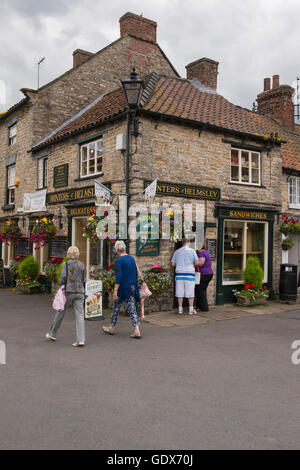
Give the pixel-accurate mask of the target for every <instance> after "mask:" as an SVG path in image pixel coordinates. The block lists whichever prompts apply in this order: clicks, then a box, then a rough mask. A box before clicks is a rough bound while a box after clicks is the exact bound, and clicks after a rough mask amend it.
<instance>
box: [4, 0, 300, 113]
mask: <svg viewBox="0 0 300 470" xmlns="http://www.w3.org/2000/svg"><path fill="white" fill-rule="evenodd" d="M126 11H132V12H134V13H137V14H141V13H143V15H144V16H145V17H147V18H151V19H153V20H155V21H157V23H158V41H159V44H160V46H161V47H162V49H163V50H164V52H165V53H166V54H167V56H168V58H169V59H170V60H171V62H172V63H173V65H174V66H175V68H176V69H177V70H178V71H179V73H180V74H181V75H182V76H183V77H185V65H186V64H188V63H190V62H192V61H193V60H196V59H198V58H201V57H209V58H211V59H214V60H218V61H219V62H220V65H219V77H218V87H219V92H220V93H222V94H223V95H224V96H225V97H226V98H227V99H229V100H230V101H232V102H234V103H236V104H239V105H241V106H246V107H249V108H251V107H252V103H253V101H254V100H255V98H256V96H257V94H258V93H259V92H261V91H262V89H263V79H264V78H265V77H268V76H272V75H274V74H280V76H281V83H288V84H292V83H293V82H294V81H295V79H296V76H297V75H298V74H299V73H300V70H299V69H298V63H297V61H298V44H299V32H298V31H299V28H298V20H299V13H300V5H299V3H298V0H272V1H271V0H248V1H247V2H245V1H243V2H241V1H239V0H226V1H224V0H201V2H199V1H198V0H185V1H184V2H182V1H179V0H152V1H151V2H150V1H149V0H128V1H127V2H126V6H125V7H124V2H122V1H121V0H101V2H100V1H99V2H97V1H95V0H73V1H72V2H69V1H66V0H52V1H51V2H46V1H36V0H26V1H25V2H24V0H2V1H1V13H2V14H1V16H2V24H1V30H0V44H1V47H0V80H2V81H4V82H5V84H6V90H7V100H6V105H5V106H4V105H1V104H0V111H4V110H5V109H6V108H7V107H8V106H10V105H12V104H14V103H15V102H17V101H18V100H19V99H22V97H23V95H22V94H21V93H20V92H19V91H18V90H19V89H20V88H22V87H29V88H30V87H31V88H36V86H37V66H36V63H37V60H38V58H39V57H44V56H46V61H45V63H44V64H43V65H42V67H41V84H44V83H47V82H48V81H49V80H51V79H53V78H55V77H56V76H58V75H60V74H62V73H63V72H64V71H66V70H68V69H69V68H71V67H72V52H73V50H75V49H76V48H82V49H87V50H90V51H92V52H96V51H98V50H100V49H102V48H103V47H105V46H106V45H107V44H109V43H110V42H112V41H113V40H115V39H117V38H118V37H119V18H120V16H122V15H123V14H124V13H125V12H126ZM299 68H300V67H299Z"/></svg>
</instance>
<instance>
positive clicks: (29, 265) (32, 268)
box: [19, 256, 39, 280]
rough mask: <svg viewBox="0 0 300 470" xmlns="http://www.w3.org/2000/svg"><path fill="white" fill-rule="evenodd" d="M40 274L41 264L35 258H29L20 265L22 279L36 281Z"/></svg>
mask: <svg viewBox="0 0 300 470" xmlns="http://www.w3.org/2000/svg"><path fill="white" fill-rule="evenodd" d="M38 274H39V263H38V262H37V261H36V260H35V259H34V257H33V256H28V257H27V258H25V259H24V261H22V263H20V265H19V276H20V278H21V279H23V280H25V279H31V280H36V278H37V277H38Z"/></svg>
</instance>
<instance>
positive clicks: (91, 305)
mask: <svg viewBox="0 0 300 470" xmlns="http://www.w3.org/2000/svg"><path fill="white" fill-rule="evenodd" d="M96 317H102V281H87V282H86V284H85V318H86V319H89V318H96Z"/></svg>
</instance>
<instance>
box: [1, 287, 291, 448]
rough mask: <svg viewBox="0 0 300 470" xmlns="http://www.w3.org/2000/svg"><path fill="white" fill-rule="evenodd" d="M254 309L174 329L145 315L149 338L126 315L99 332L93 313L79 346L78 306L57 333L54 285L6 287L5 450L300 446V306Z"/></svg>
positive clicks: (217, 311)
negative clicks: (22, 290) (46, 291)
mask: <svg viewBox="0 0 300 470" xmlns="http://www.w3.org/2000/svg"><path fill="white" fill-rule="evenodd" d="M279 306H280V310H278V311H276V312H275V311H274V310H272V309H273V308H275V307H276V309H277V308H279ZM270 307H271V308H270ZM255 310H258V311H259V313H257V314H255V313H254V314H253V312H254V310H252V311H251V312H250V311H248V310H247V312H245V313H249V314H248V315H242V318H236V317H235V318H234V319H232V318H228V315H230V311H231V307H226V308H219V307H217V308H214V309H212V310H211V313H209V314H208V315H207V317H209V315H211V317H210V318H202V317H203V315H200V316H199V318H198V316H195V318H193V317H188V316H184V317H183V318H182V319H180V320H179V321H186V322H191V321H192V322H196V321H199V323H193V324H191V323H190V324H182V325H175V326H174V325H173V326H172V325H171V326H170V327H169V328H167V327H165V326H166V325H164V327H162V326H160V325H159V324H153V323H149V319H150V317H148V318H147V321H143V324H142V327H141V328H142V333H143V338H142V339H141V340H132V339H130V338H129V335H130V333H131V325H130V320H129V319H128V318H127V317H121V318H120V320H119V323H118V330H117V334H116V335H115V336H113V337H109V336H105V335H103V334H102V333H101V331H100V327H101V325H102V324H103V323H104V324H107V323H108V319H106V321H104V322H102V321H99V322H86V329H87V346H86V348H83V349H74V348H72V347H71V344H72V342H73V340H74V332H75V325H74V318H73V312H72V310H69V311H68V312H67V314H66V318H65V320H64V322H63V324H62V327H61V330H60V333H59V336H58V340H57V342H56V343H49V342H47V341H46V340H45V336H44V335H45V332H46V331H47V328H48V326H49V323H50V321H51V320H52V318H53V311H52V308H51V302H50V299H49V298H48V296H46V295H36V296H21V295H15V293H13V292H10V291H9V290H0V340H2V341H5V343H6V346H7V365H0V423H1V426H0V449H1V450H3V449H7V450H10V449H20V450H21V449H34V450H46V449H58V450H60V449H68V450H69V449H70V450H76V449H87V450H88V449H105V450H118V449H120V450H129V449H134V450H140V449H150V450H154V449H157V450H159V449H161V450H163V449H170V450H183V449H187V450H190V449H298V448H299V441H300V439H299V427H300V425H299V423H300V402H299V376H300V365H299V366H297V365H293V363H292V361H291V355H292V353H293V349H292V343H293V342H294V341H295V340H300V309H299V306H298V305H293V306H287V305H273V304H272V305H268V307H266V308H265V309H264V310H262V309H255ZM270 310H272V312H270ZM226 312H227V313H226ZM234 312H235V313H236V311H234ZM262 312H263V313H262ZM269 313H272V314H269ZM205 315H206V314H205ZM222 315H223V319H224V318H226V320H224V321H221V316H222ZM170 316H172V318H173V317H176V316H175V315H174V314H170ZM159 317H161V318H162V317H166V315H165V314H163V315H162V316H161V315H160V314H158V315H157V318H156V321H159ZM176 318H177V317H176ZM150 320H151V319H150ZM165 321H166V319H165ZM176 321H177V320H176ZM203 321H205V323H203ZM172 322H173V320H172Z"/></svg>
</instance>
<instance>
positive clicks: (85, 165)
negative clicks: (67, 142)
mask: <svg viewBox="0 0 300 470" xmlns="http://www.w3.org/2000/svg"><path fill="white" fill-rule="evenodd" d="M102 153H103V152H102V139H100V140H97V141H95V142H91V143H89V144H86V145H82V146H81V148H80V176H81V177H82V178H84V177H87V176H92V175H97V174H99V173H102V163H103V162H102Z"/></svg>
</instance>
